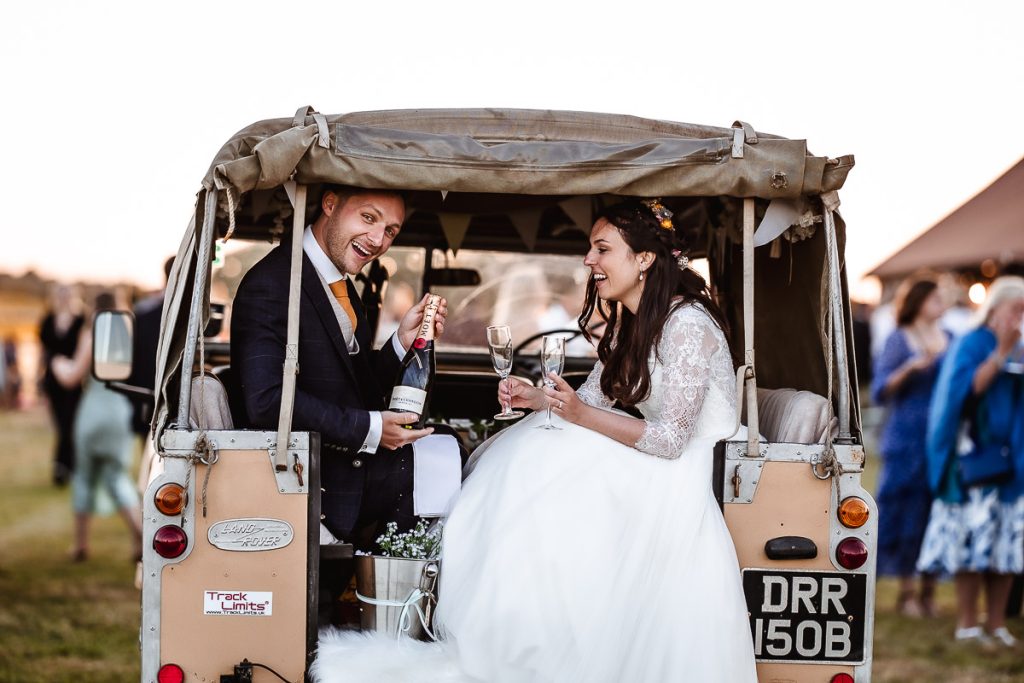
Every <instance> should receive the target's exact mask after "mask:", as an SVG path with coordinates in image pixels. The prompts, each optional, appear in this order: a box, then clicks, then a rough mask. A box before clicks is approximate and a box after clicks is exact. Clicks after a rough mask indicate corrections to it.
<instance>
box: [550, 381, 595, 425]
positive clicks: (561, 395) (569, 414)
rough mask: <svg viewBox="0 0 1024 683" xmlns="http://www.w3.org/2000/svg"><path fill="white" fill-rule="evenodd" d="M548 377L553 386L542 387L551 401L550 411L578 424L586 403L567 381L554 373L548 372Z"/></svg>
mask: <svg viewBox="0 0 1024 683" xmlns="http://www.w3.org/2000/svg"><path fill="white" fill-rule="evenodd" d="M548 379H550V380H551V381H553V382H554V383H555V386H554V388H550V387H547V386H545V387H544V395H545V397H546V398H547V400H548V401H550V402H551V410H552V412H554V413H555V414H556V415H558V416H559V417H561V418H562V419H563V420H567V421H569V422H572V423H575V424H578V423H579V421H580V419H581V418H582V416H583V408H584V406H586V404H585V403H584V402H583V401H581V400H580V398H579V396H577V395H576V391H575V390H574V389H573V388H572V387H571V386H569V383H568V382H566V381H565V380H564V379H562V378H561V377H559V376H558V375H556V374H555V373H553V372H549V373H548Z"/></svg>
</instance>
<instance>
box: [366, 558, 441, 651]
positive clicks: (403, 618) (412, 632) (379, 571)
mask: <svg viewBox="0 0 1024 683" xmlns="http://www.w3.org/2000/svg"><path fill="white" fill-rule="evenodd" d="M355 560H356V597H358V598H359V601H360V605H359V623H360V626H361V627H362V630H364V631H379V632H381V633H388V634H390V635H393V636H396V637H397V636H400V635H401V634H402V633H405V634H406V635H408V636H409V637H410V638H414V639H416V640H431V639H432V636H431V633H430V630H429V629H430V625H431V624H430V622H431V620H432V618H433V615H434V605H435V604H436V602H437V598H436V590H437V577H438V574H439V573H440V569H441V563H440V561H439V560H410V559H406V558H403V557H381V556H379V555H357V556H356V558H355ZM424 622H425V625H426V628H424Z"/></svg>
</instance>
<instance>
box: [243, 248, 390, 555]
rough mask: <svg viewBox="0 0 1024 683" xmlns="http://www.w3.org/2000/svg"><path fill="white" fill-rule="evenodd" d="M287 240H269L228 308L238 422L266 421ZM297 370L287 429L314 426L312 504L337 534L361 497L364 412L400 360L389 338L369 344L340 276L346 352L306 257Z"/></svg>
mask: <svg viewBox="0 0 1024 683" xmlns="http://www.w3.org/2000/svg"><path fill="white" fill-rule="evenodd" d="M290 248H291V247H290V245H288V244H285V245H281V246H278V247H277V248H276V249H274V250H273V251H271V252H270V253H269V254H267V256H266V257H264V258H263V260H261V261H260V262H259V263H257V264H256V265H255V266H253V267H252V268H251V269H250V270H249V272H248V273H247V274H246V276H245V278H244V279H243V280H242V283H241V285H240V286H239V288H238V294H237V295H236V297H235V302H234V306H233V311H232V314H231V364H232V366H233V367H234V368H235V369H236V371H237V373H238V377H239V379H240V381H241V388H242V392H243V395H244V397H245V410H246V413H247V417H248V423H249V425H248V426H251V427H256V428H260V429H276V428H277V422H278V416H279V411H280V408H281V386H282V374H283V372H282V370H283V367H284V357H285V338H286V334H287V328H288V280H289V269H290V253H289V251H290ZM302 259H303V262H302V296H301V307H300V317H299V374H298V377H297V388H296V393H295V412H294V417H293V420H292V429H293V430H295V431H311V432H319V433H320V435H321V438H322V440H323V443H322V446H323V448H322V450H321V459H320V466H321V487H322V488H323V491H322V493H321V512H322V513H323V515H324V520H323V521H324V523H325V524H326V525H327V527H328V528H329V529H330V530H331V531H332V532H333V533H334V534H335V535H336V536H338V537H339V538H350V534H351V532H352V530H353V528H354V527H355V524H356V520H357V519H358V517H359V510H360V506H361V505H362V504H364V503H365V501H363V490H364V483H365V480H366V467H364V463H365V462H366V461H367V459H370V458H380V457H382V456H386V455H387V452H382V451H383V450H384V449H383V448H378V451H377V453H376V454H368V453H359V449H360V448H361V447H362V445H363V442H364V439H365V438H366V434H367V431H368V430H369V426H370V415H369V413H368V411H370V410H384V409H385V397H386V394H387V392H388V391H390V389H391V383H392V382H393V380H394V378H395V374H396V373H397V371H398V366H399V363H400V362H401V359H399V358H398V356H397V355H396V354H395V350H394V348H393V346H392V344H391V343H390V342H388V343H386V344H384V347H383V348H382V349H381V350H380V351H373V350H372V343H373V340H372V339H371V338H370V331H369V324H368V323H367V321H366V316H365V314H364V312H363V307H362V304H361V303H360V301H359V298H358V297H357V296H356V291H355V289H354V288H353V287H352V284H351V281H349V284H348V288H349V296H350V297H351V300H352V305H353V307H354V308H355V311H356V317H357V320H358V325H357V326H356V339H357V340H358V342H359V349H360V351H359V353H358V354H355V355H351V354H349V352H348V349H347V347H346V345H345V339H344V337H343V335H342V332H341V327H340V326H339V324H338V318H337V316H336V315H335V309H334V307H333V306H332V305H331V301H330V299H328V296H329V295H328V293H327V292H326V291H325V289H324V286H323V284H322V282H321V280H320V277H319V276H318V275H317V273H316V270H314V268H313V264H312V262H311V261H310V260H309V257H308V256H306V255H305V254H303V256H302Z"/></svg>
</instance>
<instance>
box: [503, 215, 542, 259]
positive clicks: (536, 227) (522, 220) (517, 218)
mask: <svg viewBox="0 0 1024 683" xmlns="http://www.w3.org/2000/svg"><path fill="white" fill-rule="evenodd" d="M543 213H544V209H543V208H541V207H536V208H530V209H520V210H518V211H512V212H511V213H509V214H508V218H509V220H510V221H512V225H514V226H515V228H516V232H518V233H519V237H521V238H522V240H523V243H524V244H525V245H526V248H527V249H529V250H530V251H533V248H534V247H535V246H537V233H538V232H540V217H541V214H543Z"/></svg>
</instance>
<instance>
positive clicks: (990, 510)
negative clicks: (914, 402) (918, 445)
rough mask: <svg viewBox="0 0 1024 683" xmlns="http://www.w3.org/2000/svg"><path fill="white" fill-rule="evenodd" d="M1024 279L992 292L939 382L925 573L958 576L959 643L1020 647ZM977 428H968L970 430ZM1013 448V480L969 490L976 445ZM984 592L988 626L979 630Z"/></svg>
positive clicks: (930, 441) (930, 444) (930, 450)
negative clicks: (1012, 601)
mask: <svg viewBox="0 0 1024 683" xmlns="http://www.w3.org/2000/svg"><path fill="white" fill-rule="evenodd" d="M1022 324H1024V278H1020V277H1016V276H1004V277H1001V278H999V279H997V280H996V281H995V282H993V283H992V286H991V287H989V290H988V296H987V298H986V300H985V304H984V305H983V306H982V308H981V310H980V311H978V317H977V326H976V327H975V329H973V330H971V331H970V332H968V333H967V334H965V335H964V336H963V337H961V338H959V339H957V340H956V342H954V343H953V346H952V347H951V348H950V350H949V354H948V355H947V357H946V359H945V361H944V362H943V364H942V369H941V370H940V371H939V378H938V381H937V382H936V385H935V394H934V398H933V400H932V404H931V409H930V413H929V418H928V436H927V454H928V483H929V485H930V486H931V489H932V491H933V492H934V493H935V502H934V503H933V504H932V510H931V517H930V518H929V520H928V528H927V531H926V532H925V537H924V543H923V544H922V546H921V556H920V558H919V559H918V562H917V566H918V568H919V569H920V570H921V571H923V572H944V573H949V574H953V575H954V577H955V582H956V594H957V629H956V639H957V640H958V641H973V642H977V643H981V644H983V645H989V644H991V643H992V642H993V641H997V642H998V643H1000V644H1002V645H1005V646H1007V647H1012V646H1013V645H1014V644H1015V643H1016V638H1014V637H1013V635H1011V634H1010V632H1009V631H1008V630H1007V629H1006V623H1005V613H1006V604H1007V601H1008V600H1009V595H1010V588H1011V586H1012V584H1013V575H1014V574H1020V573H1022V572H1024V348H1022V347H1021V344H1020V338H1021V325H1022ZM965 426H966V427H969V430H964V429H961V428H962V427H965ZM975 443H977V444H979V445H982V446H984V445H989V446H991V445H999V446H1006V447H1008V448H1007V452H1008V453H1009V456H1010V458H1011V459H1012V461H1013V474H1012V476H1011V477H1010V478H1008V480H1006V481H1004V482H1003V483H1000V484H998V485H995V484H991V485H974V486H967V485H965V484H964V483H963V482H962V481H961V474H960V469H959V467H958V462H957V460H958V456H959V455H963V454H968V453H971V452H972V450H973V448H974V444H975ZM982 587H984V589H985V598H986V612H987V617H986V623H985V627H984V628H983V627H982V626H981V624H980V623H979V619H978V611H977V601H978V596H979V595H980V593H981V590H982Z"/></svg>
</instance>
